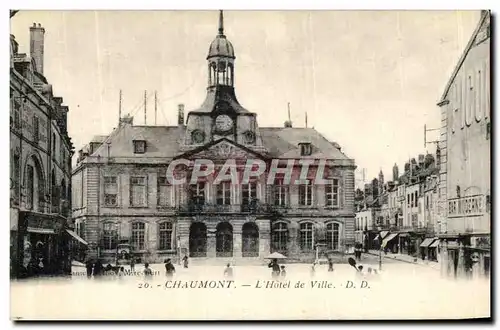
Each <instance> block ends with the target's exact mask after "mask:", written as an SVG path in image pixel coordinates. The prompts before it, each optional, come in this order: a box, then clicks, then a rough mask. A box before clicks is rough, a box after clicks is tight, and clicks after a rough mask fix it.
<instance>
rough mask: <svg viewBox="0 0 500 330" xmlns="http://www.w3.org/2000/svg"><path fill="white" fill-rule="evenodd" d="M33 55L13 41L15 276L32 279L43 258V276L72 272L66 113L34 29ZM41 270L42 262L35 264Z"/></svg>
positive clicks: (36, 27)
mask: <svg viewBox="0 0 500 330" xmlns="http://www.w3.org/2000/svg"><path fill="white" fill-rule="evenodd" d="M30 32H31V44H32V45H35V47H32V49H31V54H30V56H29V57H28V56H27V55H26V54H22V53H19V45H18V44H17V42H16V40H15V37H14V36H13V35H11V40H10V41H11V45H10V46H11V66H10V211H11V217H10V219H11V223H10V234H11V238H10V240H11V275H12V276H13V277H25V276H29V275H32V272H30V270H29V269H28V268H29V264H30V261H33V260H38V259H39V258H43V260H44V263H45V265H46V267H45V270H44V271H45V272H48V273H61V272H65V271H69V268H68V267H69V260H70V259H69V254H70V251H69V249H68V244H66V243H67V242H68V240H69V235H68V233H67V232H66V229H71V222H70V221H69V220H70V218H69V216H70V210H71V193H70V191H71V156H72V148H73V146H72V143H71V139H70V138H69V136H68V132H67V114H68V107H67V106H64V105H63V104H62V103H63V99H62V98H61V97H55V96H54V95H53V93H52V86H51V85H50V84H48V82H47V79H46V78H45V77H44V76H43V74H42V72H43V39H44V33H45V30H44V28H43V27H41V26H40V24H38V25H33V27H31V28H30ZM36 264H38V261H37V262H36Z"/></svg>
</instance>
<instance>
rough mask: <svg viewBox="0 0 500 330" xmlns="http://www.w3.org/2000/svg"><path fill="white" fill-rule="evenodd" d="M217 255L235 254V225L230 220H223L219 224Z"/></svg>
mask: <svg viewBox="0 0 500 330" xmlns="http://www.w3.org/2000/svg"><path fill="white" fill-rule="evenodd" d="M216 239H217V242H216V252H217V253H216V255H217V257H232V256H233V227H232V226H231V224H229V223H228V222H221V223H219V224H218V225H217V234H216Z"/></svg>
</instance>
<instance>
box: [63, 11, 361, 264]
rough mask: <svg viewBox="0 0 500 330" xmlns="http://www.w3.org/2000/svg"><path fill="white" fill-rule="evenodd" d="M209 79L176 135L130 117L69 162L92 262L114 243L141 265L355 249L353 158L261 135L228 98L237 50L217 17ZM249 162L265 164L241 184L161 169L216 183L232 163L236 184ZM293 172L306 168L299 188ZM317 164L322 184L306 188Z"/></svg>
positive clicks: (290, 138) (289, 130)
mask: <svg viewBox="0 0 500 330" xmlns="http://www.w3.org/2000/svg"><path fill="white" fill-rule="evenodd" d="M207 72H208V79H207V80H208V87H207V95H206V99H205V101H204V102H203V103H202V105H201V106H200V107H199V108H198V109H195V110H193V111H190V112H189V113H188V114H187V118H186V122H185V123H184V110H183V106H180V108H179V120H178V125H177V126H167V127H165V126H136V125H134V124H133V118H132V117H126V118H121V119H120V125H119V127H118V128H117V129H115V130H114V131H113V132H112V133H111V134H110V135H109V136H106V137H96V138H94V139H93V140H92V141H91V142H90V144H89V145H88V146H86V147H85V148H83V149H82V150H81V151H80V152H79V159H78V162H77V165H76V167H75V168H74V170H73V179H72V180H73V185H72V188H73V217H74V219H75V226H76V228H77V231H78V232H79V233H80V234H81V235H82V236H84V237H85V239H86V240H87V241H89V244H90V247H91V249H90V254H91V256H92V257H93V258H102V259H110V260H112V259H113V256H114V254H115V253H116V245H117V242H119V241H129V242H130V244H131V245H132V246H133V249H134V251H135V252H134V254H135V255H137V256H138V257H139V258H141V259H142V260H148V261H149V262H158V261H163V260H164V259H165V258H167V257H175V258H178V257H183V256H185V255H187V256H190V257H191V258H209V259H212V258H219V259H220V260H224V259H227V258H232V259H236V260H261V259H262V258H264V257H266V256H267V255H268V254H269V253H271V252H275V251H276V252H281V253H283V254H285V255H286V256H287V257H288V260H289V261H299V260H301V261H303V260H313V259H314V258H316V257H317V253H318V252H320V254H323V253H331V254H335V253H344V252H345V251H346V250H349V249H350V248H351V247H353V245H354V216H355V214H354V213H355V212H354V170H355V164H354V160H353V159H350V158H348V157H347V156H346V155H345V154H344V153H343V152H342V151H341V148H340V146H339V145H338V144H337V143H335V142H331V141H328V140H327V139H326V138H325V137H323V136H322V135H321V134H320V133H318V132H317V131H316V130H314V129H312V128H307V127H305V128H304V127H301V128H295V127H293V125H292V123H291V122H290V121H287V122H285V125H284V127H259V125H258V121H257V114H256V113H253V112H250V111H248V110H247V109H245V108H244V107H243V106H242V105H241V104H240V103H239V102H238V100H237V98H236V94H235V88H234V76H235V73H236V66H235V52H234V48H233V45H232V44H231V42H229V40H228V39H227V37H226V36H225V35H224V26H223V17H222V12H221V14H220V19H219V31H218V34H217V36H216V38H215V40H214V41H213V42H212V43H211V45H210V47H209V52H208V56H207ZM248 159H257V160H260V161H261V162H263V163H264V164H265V165H266V166H265V170H264V172H262V173H259V175H256V176H255V177H253V178H252V179H251V180H250V181H249V182H247V183H241V184H238V183H234V182H233V181H224V180H223V181H217V178H216V176H215V174H213V173H212V174H210V175H207V176H206V177H203V178H197V179H195V181H191V180H188V181H187V182H186V183H183V184H177V185H176V184H172V182H171V181H172V180H171V179H172V178H171V177H169V175H168V168H169V166H170V165H172V164H176V162H179V163H180V162H183V163H184V166H180V167H178V168H176V169H178V171H177V172H175V175H179V176H180V177H188V178H190V179H193V178H192V176H193V175H194V172H193V166H196V165H194V164H196V160H208V161H210V162H211V163H213V164H215V165H214V166H215V167H214V171H215V173H219V172H221V171H222V172H223V169H224V166H225V164H227V163H228V162H231V163H232V164H233V165H234V166H233V167H234V168H235V169H236V174H235V175H236V176H238V177H240V176H241V175H242V173H243V171H244V170H245V168H246V166H247V165H246V161H247V160H248ZM299 162H307V163H308V164H310V165H309V171H308V172H307V178H306V180H305V181H304V182H300V183H297V182H296V181H295V180H294V179H293V178H296V177H297V176H298V174H299V173H300V172H301V168H300V166H298V165H299ZM323 165H325V170H324V178H325V179H326V180H327V181H328V182H327V183H325V184H322V185H321V184H320V185H318V184H313V180H312V179H313V177H315V175H316V174H317V172H318V169H319V168H320V167H322V166H323ZM285 168H287V169H288V170H289V171H287V173H288V172H289V173H291V176H292V180H291V182H290V184H289V183H288V182H287V180H286V174H284V172H283V169H285ZM195 170H200V168H197V169H195ZM271 174H273V175H275V178H274V180H273V181H272V182H269V181H268V180H267V179H268V176H269V175H271ZM172 176H174V175H173V174H172Z"/></svg>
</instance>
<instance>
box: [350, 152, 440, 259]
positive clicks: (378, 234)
mask: <svg viewBox="0 0 500 330" xmlns="http://www.w3.org/2000/svg"><path fill="white" fill-rule="evenodd" d="M404 169H405V170H404V172H403V173H402V174H401V176H399V177H398V175H399V169H398V167H397V165H395V166H394V168H393V179H394V178H396V180H392V181H388V182H385V183H383V182H384V180H383V173H382V172H380V174H379V177H378V179H373V181H372V182H371V183H370V184H367V185H366V186H365V193H364V194H363V197H364V201H361V202H358V203H357V205H358V208H357V213H356V220H357V221H356V232H355V237H356V241H357V242H359V243H362V244H363V245H364V247H365V248H367V249H379V248H383V249H386V250H388V251H392V252H394V253H404V254H409V255H414V256H420V257H421V258H427V257H429V256H431V255H432V258H431V259H433V260H436V259H437V257H436V255H437V243H436V244H434V245H433V246H431V244H432V243H435V242H436V241H437V237H436V233H437V231H436V230H437V229H436V228H437V227H438V224H439V221H440V220H439V217H438V216H437V214H436V213H437V208H436V206H435V204H436V203H437V199H438V193H437V185H438V173H439V168H438V165H437V164H436V159H435V157H434V156H433V155H431V154H427V155H423V154H421V155H419V156H418V161H417V160H416V159H415V158H412V159H410V160H409V161H408V162H407V163H406V164H405V168H404ZM381 182H382V184H381ZM375 186H377V187H378V189H377V190H375V189H373V187H375ZM359 195H360V196H361V194H359Z"/></svg>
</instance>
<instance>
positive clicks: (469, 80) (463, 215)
mask: <svg viewBox="0 0 500 330" xmlns="http://www.w3.org/2000/svg"><path fill="white" fill-rule="evenodd" d="M438 106H439V107H440V111H441V120H442V129H441V139H440V144H439V147H440V153H441V168H440V186H439V198H440V204H441V210H442V215H443V219H444V220H445V221H443V225H442V228H441V234H440V240H441V243H440V245H441V259H442V261H443V263H442V265H443V267H442V271H443V275H445V276H452V277H453V276H469V275H472V276H479V275H484V274H489V267H490V246H491V243H490V242H491V241H490V239H491V238H490V233H491V227H490V223H491V211H490V210H491V206H490V205H491V197H490V196H491V186H490V181H491V158H490V149H491V135H490V134H491V133H490V130H491V116H490V13H489V12H487V11H483V12H482V14H481V18H480V21H479V23H478V26H477V28H476V30H475V31H474V33H473V35H472V36H471V39H470V41H469V43H468V45H467V47H466V49H465V51H464V53H463V54H462V57H461V58H460V60H459V62H458V64H457V66H456V68H455V70H454V71H453V74H452V76H451V77H450V80H449V81H448V84H447V85H446V87H445V91H444V93H443V96H442V98H441V101H440V102H439V104H438Z"/></svg>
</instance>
